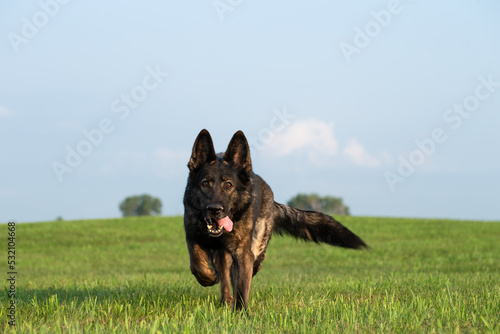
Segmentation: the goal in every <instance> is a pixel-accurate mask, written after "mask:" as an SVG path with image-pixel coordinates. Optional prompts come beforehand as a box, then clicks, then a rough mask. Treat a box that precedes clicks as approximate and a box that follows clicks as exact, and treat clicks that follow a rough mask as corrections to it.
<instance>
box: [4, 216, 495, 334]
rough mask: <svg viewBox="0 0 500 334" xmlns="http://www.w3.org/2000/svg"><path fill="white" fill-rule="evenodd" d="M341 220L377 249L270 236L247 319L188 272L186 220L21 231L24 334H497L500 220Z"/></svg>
mask: <svg viewBox="0 0 500 334" xmlns="http://www.w3.org/2000/svg"><path fill="white" fill-rule="evenodd" d="M339 220H340V221H342V222H343V223H344V224H345V225H346V226H348V227H349V228H350V229H352V230H353V231H354V232H355V233H356V234H358V235H359V236H361V237H362V238H363V239H364V240H365V241H366V242H367V243H368V244H369V245H370V247H371V250H369V251H353V250H345V249H340V248H335V247H330V246H327V245H316V244H312V243H305V242H301V241H296V240H294V239H292V238H289V237H279V236H273V238H272V240H271V242H270V245H269V248H268V252H267V259H266V260H265V261H264V265H263V268H262V270H261V272H259V274H258V275H257V276H255V278H254V280H253V283H252V290H251V294H250V316H249V317H243V318H242V317H238V316H236V317H235V316H234V315H233V314H231V312H229V311H228V310H227V309H224V308H218V307H217V306H218V302H217V298H218V295H219V291H218V286H216V287H210V288H203V287H201V286H199V285H198V283H197V282H196V280H195V279H194V277H193V276H192V275H191V273H190V271H189V262H188V255H187V249H186V245H185V241H184V231H183V224H182V217H141V218H137V217H136V218H123V219H109V220H87V221H68V222H46V223H36V224H17V225H16V264H17V271H18V275H17V282H16V285H17V297H18V300H17V314H16V316H17V328H18V329H20V330H22V331H25V330H29V329H30V328H33V329H41V330H42V331H43V330H46V331H48V332H53V331H69V332H79V331H81V330H83V329H86V330H90V331H97V332H100V331H102V332H107V331H110V330H114V331H117V332H120V331H123V330H124V331H127V330H130V331H135V332H150V331H151V330H152V329H158V330H164V331H165V330H170V331H174V332H179V331H181V332H182V331H189V330H191V331H196V332H198V331H202V332H213V331H215V332H241V331H243V330H245V331H247V330H250V331H255V332H261V331H264V332H267V331H270V332H277V333H278V332H284V331H289V332H296V331H302V330H309V331H313V332H314V331H347V332H366V331H378V332H400V331H405V332H408V331H410V332H428V331H431V330H439V329H440V328H441V329H444V330H445V331H454V330H455V329H459V331H473V330H477V331H480V332H483V331H488V330H492V331H499V330H500V326H499V325H498V324H499V323H500V283H499V282H500V261H499V257H498V254H500V243H499V242H498V240H499V239H500V223H492V222H470V221H451V220H424V219H396V218H391V219H389V218H370V217H340V218H339ZM4 233H5V235H7V229H6V228H5V229H4ZM0 247H1V248H2V249H6V248H7V245H6V238H2V239H1V241H0ZM4 263H5V262H4ZM7 271H8V270H7V268H5V269H4V272H7ZM2 304H3V305H7V298H6V295H3V296H2ZM0 313H1V314H0V316H1V317H2V318H5V316H6V307H4V308H3V309H2V311H0ZM2 326H3V327H2V328H4V329H6V330H7V329H8V328H9V327H8V325H6V324H3V325H2Z"/></svg>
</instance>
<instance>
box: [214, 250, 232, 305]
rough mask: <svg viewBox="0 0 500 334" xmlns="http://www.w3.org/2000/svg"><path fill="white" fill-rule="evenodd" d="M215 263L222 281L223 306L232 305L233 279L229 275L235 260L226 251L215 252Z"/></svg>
mask: <svg viewBox="0 0 500 334" xmlns="http://www.w3.org/2000/svg"><path fill="white" fill-rule="evenodd" d="M213 263H214V267H215V270H216V271H217V273H218V274H219V279H220V295H221V301H220V302H221V304H226V305H231V302H232V300H233V296H232V294H231V278H230V275H229V272H230V268H231V265H232V264H233V258H232V257H231V254H229V253H228V252H227V251H226V250H224V249H219V250H217V251H215V252H214V257H213Z"/></svg>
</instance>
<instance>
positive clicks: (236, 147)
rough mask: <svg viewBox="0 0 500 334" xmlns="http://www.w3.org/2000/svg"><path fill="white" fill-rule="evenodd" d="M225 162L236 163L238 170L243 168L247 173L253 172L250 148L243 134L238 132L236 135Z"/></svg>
mask: <svg viewBox="0 0 500 334" xmlns="http://www.w3.org/2000/svg"><path fill="white" fill-rule="evenodd" d="M224 161H227V162H232V163H234V165H235V167H236V168H241V169H243V170H244V171H245V172H247V173H248V172H250V171H251V170H252V159H250V148H249V147H248V142H247V139H246V138H245V135H244V134H243V132H241V131H238V132H236V133H235V134H234V136H233V138H232V139H231V141H230V142H229V145H228V146H227V150H226V153H225V154H224Z"/></svg>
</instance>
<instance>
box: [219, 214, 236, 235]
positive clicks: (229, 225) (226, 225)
mask: <svg viewBox="0 0 500 334" xmlns="http://www.w3.org/2000/svg"><path fill="white" fill-rule="evenodd" d="M217 223H218V224H219V226H224V228H225V229H226V231H228V232H231V231H232V230H233V222H232V220H231V219H229V217H228V216H226V217H224V218H222V219H219V220H218V221H217Z"/></svg>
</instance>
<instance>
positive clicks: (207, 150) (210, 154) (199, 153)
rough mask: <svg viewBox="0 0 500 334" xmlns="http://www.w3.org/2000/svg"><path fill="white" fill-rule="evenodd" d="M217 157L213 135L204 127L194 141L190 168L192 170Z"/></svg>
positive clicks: (189, 163)
mask: <svg viewBox="0 0 500 334" xmlns="http://www.w3.org/2000/svg"><path fill="white" fill-rule="evenodd" d="M216 159H217V155H216V154H215V150H214V143H213V141H212V137H211V136H210V133H209V132H208V131H207V130H206V129H203V130H201V131H200V133H199V134H198V137H196V141H195V142H194V146H193V153H191V159H189V162H188V168H189V170H190V171H193V170H196V169H198V168H199V167H200V166H201V165H202V164H204V163H206V162H210V161H214V160H216Z"/></svg>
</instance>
